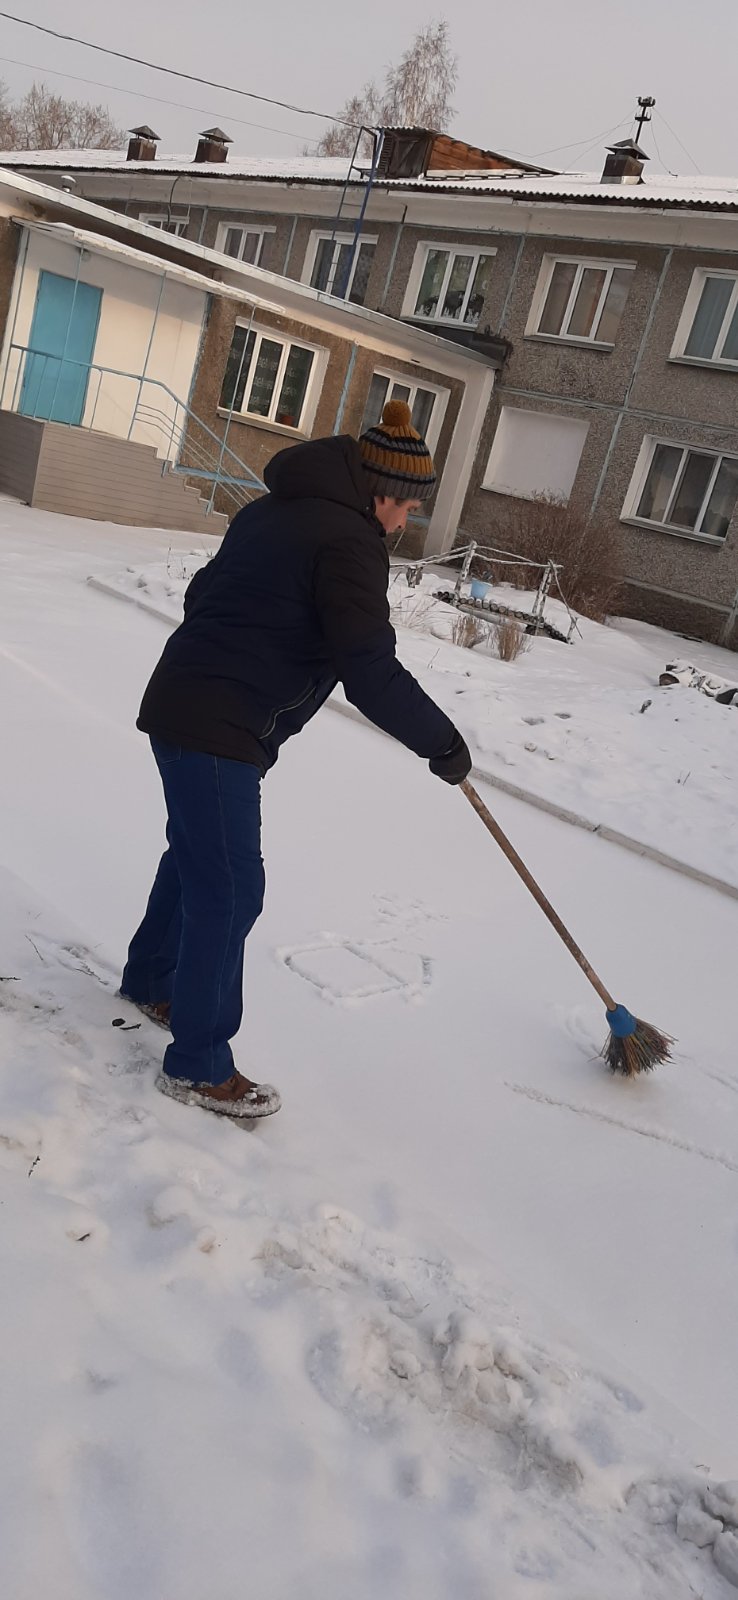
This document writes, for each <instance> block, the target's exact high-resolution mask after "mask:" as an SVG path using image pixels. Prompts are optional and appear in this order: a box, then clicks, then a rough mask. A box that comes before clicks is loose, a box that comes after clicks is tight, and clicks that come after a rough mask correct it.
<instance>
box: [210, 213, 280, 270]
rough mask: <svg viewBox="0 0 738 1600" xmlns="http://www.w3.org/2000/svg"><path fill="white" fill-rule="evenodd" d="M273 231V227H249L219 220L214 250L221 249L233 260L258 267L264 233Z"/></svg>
mask: <svg viewBox="0 0 738 1600" xmlns="http://www.w3.org/2000/svg"><path fill="white" fill-rule="evenodd" d="M266 233H274V229H273V228H249V227H246V226H243V225H242V224H241V223H236V222H221V223H220V224H219V226H218V232H217V234H216V236H215V248H216V250H222V251H223V254H224V255H226V256H232V257H233V260H234V261H248V262H249V265H250V266H252V267H258V265H259V263H260V261H261V256H262V251H263V249H264V235H265V234H266Z"/></svg>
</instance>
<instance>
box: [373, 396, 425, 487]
mask: <svg viewBox="0 0 738 1600" xmlns="http://www.w3.org/2000/svg"><path fill="white" fill-rule="evenodd" d="M359 449H360V451H361V458H362V461H363V464H364V472H365V474H366V476H367V478H368V480H369V486H370V488H371V491H372V494H375V495H386V496H387V497H388V499H391V500H430V497H431V495H432V494H434V492H435V487H436V469H435V467H434V465H433V457H432V455H431V453H430V450H429V449H428V446H427V444H426V442H425V439H421V437H420V434H419V433H416V432H415V429H414V427H413V425H412V419H411V416H410V407H409V406H408V405H406V404H405V401H404V400H388V402H387V404H386V406H385V408H384V411H383V412H382V420H381V422H378V423H377V425H376V427H374V428H369V429H368V431H367V432H366V433H362V435H361V438H360V440H359Z"/></svg>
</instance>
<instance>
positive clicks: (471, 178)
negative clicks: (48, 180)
mask: <svg viewBox="0 0 738 1600" xmlns="http://www.w3.org/2000/svg"><path fill="white" fill-rule="evenodd" d="M360 165H362V166H363V165H364V162H363V161H362V162H361V163H360ZM368 166H369V163H368V162H367V163H366V168H367V170H368ZM0 168H11V169H15V170H21V171H27V172H28V173H29V174H30V173H31V172H32V170H33V169H35V168H41V169H43V170H46V171H51V170H52V169H56V170H58V171H62V172H75V171H78V172H103V171H109V172H116V173H124V172H126V173H140V172H147V173H151V174H152V176H159V177H166V176H167V175H171V176H175V175H177V174H179V173H192V175H193V177H197V178H200V179H203V178H208V179H210V178H212V179H214V180H216V181H218V182H227V181H228V180H229V179H240V180H244V179H247V180H248V179H251V180H252V181H254V182H258V183H298V184H303V183H304V184H321V185H326V184H327V185H336V184H339V183H340V184H343V183H345V182H346V181H348V182H349V183H350V184H356V185H357V186H363V184H364V179H363V177H362V176H357V175H355V176H353V177H352V176H351V172H352V163H351V160H350V157H348V156H238V155H232V154H230V155H229V157H228V161H227V162H224V163H223V164H220V163H217V162H216V163H212V164H211V163H210V162H207V163H203V162H196V161H195V160H194V159H193V158H192V156H177V155H175V156H168V155H161V156H159V157H158V158H157V159H156V160H155V161H128V160H127V159H126V154H125V151H122V150H16V151H3V152H0ZM353 170H354V172H356V168H355V167H354V169H353ZM376 187H377V188H378V189H381V190H392V189H398V190H404V189H408V190H414V191H426V192H428V193H448V194H464V195H478V196H485V195H486V196H490V197H492V198H494V197H499V198H514V199H517V200H522V201H548V202H549V203H550V202H552V201H557V202H559V203H563V204H567V205H599V206H613V205H615V206H636V207H638V208H640V207H649V206H650V207H653V208H662V209H674V208H681V209H689V210H701V211H735V210H738V177H733V178H731V177H704V176H702V175H700V176H698V177H686V176H683V175H676V174H673V173H666V174H664V173H654V172H649V173H644V176H643V181H642V182H641V183H602V182H601V181H600V174H599V173H595V172H561V173H553V174H551V173H543V172H541V173H540V174H538V173H533V172H531V171H526V172H524V171H522V170H521V168H520V167H513V166H511V167H510V169H509V170H508V171H507V172H501V171H494V172H490V173H489V174H485V173H484V172H479V171H471V172H469V174H468V176H465V175H461V174H459V173H458V172H456V173H449V174H448V175H444V176H438V177H433V176H431V177H428V176H422V177H418V178H381V179H379V180H378V181H377V184H376Z"/></svg>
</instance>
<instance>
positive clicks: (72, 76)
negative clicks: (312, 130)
mask: <svg viewBox="0 0 738 1600" xmlns="http://www.w3.org/2000/svg"><path fill="white" fill-rule="evenodd" d="M0 62H2V63H3V64H4V65H7V66H10V67H26V68H27V69H28V71H29V72H40V73H43V74H44V75H46V74H47V73H48V74H49V75H50V76H51V77H52V78H65V79H66V80H67V81H68V82H69V83H84V84H86V85H87V86H88V88H92V89H109V90H111V91H112V93H114V94H125V95H130V96H131V97H132V98H135V99H136V100H151V101H152V102H153V104H154V105H159V106H174V107H175V109H176V110H178V111H196V112H197V113H198V115H201V116H203V117H225V118H227V120H228V121H229V122H237V123H239V124H240V125H241V126H242V127H244V128H258V129H259V130H260V132H262V133H280V134H284V136H285V138H287V139H299V140H301V141H302V142H303V143H305V144H317V143H318V140H317V139H308V138H307V136H306V135H305V134H304V133H296V132H295V131H294V130H293V129H289V128H274V127H272V126H271V125H270V124H269V123H266V122H251V121H249V119H248V118H247V117H237V116H235V115H234V113H233V112H232V111H225V110H224V109H223V108H222V107H221V108H220V110H218V111H215V110H213V108H212V106H191V105H188V104H187V102H186V101H184V100H166V99H164V98H163V96H162V95H158V94H147V93H146V92H145V90H143V89H127V88H125V86H124V85H123V84H121V83H103V82H102V81H101V80H100V79H99V78H81V77H80V76H79V74H78V73H74V72H62V71H61V70H60V69H59V68H58V67H40V66H38V65H37V63H35V62H33V61H17V60H16V59H15V57H14V56H2V55H0Z"/></svg>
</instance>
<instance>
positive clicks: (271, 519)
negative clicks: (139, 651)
mask: <svg viewBox="0 0 738 1600" xmlns="http://www.w3.org/2000/svg"><path fill="white" fill-rule="evenodd" d="M265 480H266V484H267V487H268V489H269V491H270V492H269V494H268V495H267V496H265V497H264V498H263V499H261V500H258V501H256V502H255V503H254V504H253V505H249V506H246V507H245V508H244V510H243V511H240V512H239V513H238V515H237V516H236V517H235V518H234V520H233V522H232V523H231V526H230V528H229V529H228V532H227V533H226V535H225V538H224V539H223V543H222V544H221V546H220V549H219V550H218V553H217V555H216V556H215V557H214V559H213V560H212V561H209V562H208V564H207V565H206V566H205V567H203V568H202V569H201V570H200V571H199V572H198V573H197V574H196V575H195V577H194V578H193V580H192V582H191V584H190V586H189V588H188V590H187V594H186V596H185V620H184V622H183V623H182V624H181V626H180V627H179V628H178V629H177V631H176V633H174V634H173V635H172V637H171V638H170V639H169V641H168V643H167V645H166V647H165V649H164V653H163V655H162V657H161V660H160V661H159V664H158V666H157V667H156V670H155V671H154V674H153V677H152V678H151V681H150V683H149V685H148V688H147V690H146V693H145V695H144V698H143V703H142V706H141V711H140V714H139V718H138V727H139V728H141V729H143V731H144V732H145V733H150V734H155V735H157V736H158V737H159V738H162V739H166V740H169V741H170V742H171V743H174V744H181V745H183V746H184V747H185V748H186V749H191V750H202V751H205V752H207V753H210V754H212V755H219V756H230V757H232V758H233V759H235V760H237V761H248V762H253V763H255V764H256V765H257V766H259V767H260V768H261V770H262V772H265V771H266V770H267V768H269V767H271V766H273V764H274V762H275V761H276V759H277V755H278V753H279V748H280V745H282V744H284V742H285V740H286V739H288V738H289V737H290V736H291V735H292V734H293V733H298V732H299V731H300V729H301V728H303V727H304V726H305V724H306V723H307V722H309V720H310V718H311V717H312V716H314V715H315V712H316V711H317V710H318V708H319V707H320V706H321V705H322V704H323V702H324V700H326V698H327V697H328V695H329V694H330V693H331V690H332V689H334V688H335V685H336V683H338V682H340V683H342V684H343V688H344V692H345V694H346V696H347V699H349V700H350V701H351V702H352V703H353V705H355V706H358V708H359V710H360V711H362V712H363V713H364V715H365V716H366V717H369V718H370V720H371V721H372V722H375V723H376V724H377V726H378V727H380V728H384V730H385V732H387V733H390V734H392V735H393V737H394V738H396V739H399V740H400V741H401V743H402V744H405V745H407V746H408V748H409V749H410V750H414V751H415V752H416V754H417V755H419V756H425V757H427V758H429V759H430V758H432V757H433V756H439V755H441V754H443V753H444V752H445V751H446V750H448V748H449V746H450V744H451V742H452V741H453V738H454V733H455V730H454V727H453V724H452V723H451V722H450V721H449V719H448V717H447V716H446V715H445V714H444V712H442V711H440V710H439V708H438V706H436V705H435V704H434V702H433V701H432V700H431V699H429V697H428V695H427V694H425V693H424V691H423V690H422V689H421V687H420V685H419V684H418V683H416V681H415V679H414V678H413V677H412V676H411V674H410V673H409V672H407V671H406V670H405V668H404V667H403V666H401V665H400V663H399V661H398V660H397V657H396V655H395V634H394V630H393V628H392V626H391V624H390V620H389V605H388V601H387V581H388V574H389V558H388V555H387V548H386V544H385V540H384V533H383V530H382V528H381V527H380V525H379V523H378V522H377V520H376V518H375V517H374V513H373V505H372V502H371V500H370V496H369V490H368V486H367V483H366V480H365V477H364V471H363V468H362V464H361V455H360V452H359V448H358V445H357V443H356V440H355V439H351V438H348V437H343V436H342V437H338V438H333V439H317V440H314V441H312V442H311V443H309V444H300V445H296V446H293V447H292V448H291V449H288V450H283V451H280V453H279V454H278V455H277V456H275V457H274V458H273V460H272V461H271V462H270V464H269V466H268V467H267V469H266V473H265Z"/></svg>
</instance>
